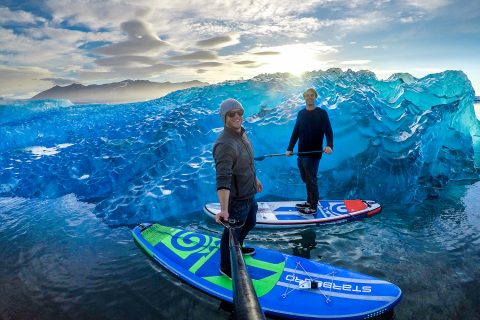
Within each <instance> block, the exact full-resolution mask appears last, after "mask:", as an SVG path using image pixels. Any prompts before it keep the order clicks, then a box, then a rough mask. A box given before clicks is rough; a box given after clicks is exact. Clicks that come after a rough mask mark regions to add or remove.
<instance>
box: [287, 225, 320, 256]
mask: <svg viewBox="0 0 480 320" xmlns="http://www.w3.org/2000/svg"><path fill="white" fill-rule="evenodd" d="M299 235H300V236H301V238H300V239H294V240H292V241H290V243H291V245H292V247H293V255H294V256H298V257H302V258H306V259H310V257H311V255H310V251H312V249H314V248H315V247H316V243H315V239H316V237H317V234H316V233H315V231H313V229H311V228H308V229H305V230H303V231H301V232H300V233H299Z"/></svg>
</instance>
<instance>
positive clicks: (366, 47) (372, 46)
mask: <svg viewBox="0 0 480 320" xmlns="http://www.w3.org/2000/svg"><path fill="white" fill-rule="evenodd" d="M363 48H364V49H375V48H377V46H376V45H367V46H363Z"/></svg>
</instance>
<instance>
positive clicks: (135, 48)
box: [94, 20, 169, 56]
mask: <svg viewBox="0 0 480 320" xmlns="http://www.w3.org/2000/svg"><path fill="white" fill-rule="evenodd" d="M120 28H121V29H122V30H123V31H124V32H125V33H126V34H127V40H125V41H121V42H118V43H114V44H111V45H106V46H103V47H99V48H96V49H94V52H96V53H99V54H106V55H111V56H117V55H129V54H136V53H147V52H149V51H152V50H159V49H163V48H166V47H168V46H169V44H168V43H167V42H165V41H162V40H160V39H159V38H158V36H157V35H156V34H155V31H154V28H153V26H152V25H151V24H150V23H147V22H145V21H142V20H130V21H126V22H123V23H122V24H121V25H120Z"/></svg>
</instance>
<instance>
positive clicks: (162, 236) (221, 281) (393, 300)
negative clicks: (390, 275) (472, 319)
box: [132, 224, 402, 319]
mask: <svg viewBox="0 0 480 320" xmlns="http://www.w3.org/2000/svg"><path fill="white" fill-rule="evenodd" d="M132 233H133V237H134V238H135V240H136V241H137V243H138V244H139V245H140V246H141V247H142V248H143V249H144V250H145V251H146V252H147V253H148V254H149V255H150V256H151V257H153V259H155V260H156V261H157V262H158V263H160V264H161V265H162V266H163V267H165V268H166V269H167V270H169V271H170V272H172V273H173V274H174V275H176V276H178V277H179V278H181V279H182V280H184V281H185V282H187V283H189V284H190V285H192V286H194V287H196V288H198V289H200V290H201V291H203V292H205V293H208V294H210V295H212V296H214V297H217V298H219V299H221V300H224V301H228V302H230V303H232V302H233V293H232V280H230V279H229V278H228V277H226V276H224V275H222V274H220V272H219V263H220V250H219V246H220V239H219V238H217V237H213V236H210V235H206V234H201V233H197V232H190V231H187V230H183V229H178V228H172V227H167V226H162V225H159V224H141V225H139V226H137V227H135V228H134V229H133V231H132ZM255 249H256V253H255V254H254V255H253V256H245V257H244V259H245V263H246V265H247V269H248V273H249V275H250V277H251V279H252V282H253V286H254V288H255V291H256V293H257V296H258V298H259V302H260V305H261V307H262V310H263V311H264V312H265V314H267V315H272V316H279V317H283V318H292V319H367V318H371V317H374V316H377V315H381V314H384V313H386V312H389V311H391V310H392V309H393V308H394V306H395V305H396V304H397V303H398V302H399V301H400V298H401V294H402V292H401V290H400V288H399V287H397V286H396V285H394V284H392V283H389V282H387V281H384V280H380V279H376V278H373V277H370V276H367V275H363V274H359V273H356V272H353V271H349V270H345V269H342V268H337V267H333V266H331V265H328V264H324V263H320V262H315V261H311V260H308V259H304V258H300V257H296V256H292V255H288V254H284V253H281V252H278V251H273V250H268V249H263V248H259V247H256V248H255Z"/></svg>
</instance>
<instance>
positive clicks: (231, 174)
mask: <svg viewBox="0 0 480 320" xmlns="http://www.w3.org/2000/svg"><path fill="white" fill-rule="evenodd" d="M244 112H245V109H243V106H242V104H241V103H240V102H239V101H237V100H235V99H227V100H225V101H223V102H222V103H221V104H220V117H221V118H222V121H223V123H224V128H223V131H222V133H221V134H220V136H219V137H218V139H217V141H215V144H214V146H213V158H214V159H215V170H216V184H217V196H218V200H219V202H220V212H219V213H218V214H217V215H216V216H215V221H216V222H217V223H222V222H227V221H229V219H234V220H236V221H239V222H240V224H242V223H243V226H242V227H240V228H236V229H234V230H235V231H234V232H235V234H236V236H237V239H238V241H239V242H240V244H241V245H242V253H243V255H253V254H255V249H254V248H251V247H243V240H244V239H245V237H246V236H247V234H248V232H250V230H252V229H253V227H254V226H255V224H256V222H257V210H258V205H257V201H256V200H255V194H256V193H257V192H260V191H262V188H263V186H262V183H261V182H260V180H258V179H257V175H256V171H255V166H254V164H253V148H252V145H251V143H250V140H249V139H248V137H247V134H246V133H245V129H244V128H243V127H242V123H243V114H244ZM228 232H229V231H228V229H227V228H225V229H224V230H223V235H222V240H221V242H220V270H219V272H220V273H221V274H223V275H224V276H226V277H229V278H231V277H232V269H231V265H230V250H229V241H228V240H229V239H228V238H229V235H228Z"/></svg>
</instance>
